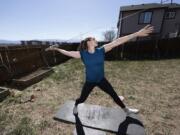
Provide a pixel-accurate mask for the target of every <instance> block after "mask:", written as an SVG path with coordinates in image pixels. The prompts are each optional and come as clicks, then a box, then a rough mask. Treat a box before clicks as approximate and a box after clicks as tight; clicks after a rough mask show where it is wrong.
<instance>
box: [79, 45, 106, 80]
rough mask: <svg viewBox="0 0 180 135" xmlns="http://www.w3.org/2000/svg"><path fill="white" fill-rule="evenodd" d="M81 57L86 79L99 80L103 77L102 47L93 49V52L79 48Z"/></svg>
mask: <svg viewBox="0 0 180 135" xmlns="http://www.w3.org/2000/svg"><path fill="white" fill-rule="evenodd" d="M80 54H81V59H82V61H83V63H84V65H85V71H86V81H88V82H99V81H101V79H102V78H103V77H104V56H105V50H104V47H99V48H96V49H95V52H94V53H89V52H88V51H87V50H81V51H80Z"/></svg>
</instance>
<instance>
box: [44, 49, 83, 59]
mask: <svg viewBox="0 0 180 135" xmlns="http://www.w3.org/2000/svg"><path fill="white" fill-rule="evenodd" d="M46 51H58V52H60V53H62V54H64V55H66V56H69V57H73V58H81V55H80V52H79V51H66V50H64V49H60V48H56V47H49V48H47V49H46Z"/></svg>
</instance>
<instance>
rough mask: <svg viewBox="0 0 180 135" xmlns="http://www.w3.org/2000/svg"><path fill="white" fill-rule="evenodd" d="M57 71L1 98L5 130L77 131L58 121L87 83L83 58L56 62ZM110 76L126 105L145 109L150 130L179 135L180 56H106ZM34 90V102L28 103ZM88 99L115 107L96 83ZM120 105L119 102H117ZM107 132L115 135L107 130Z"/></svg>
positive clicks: (33, 133)
mask: <svg viewBox="0 0 180 135" xmlns="http://www.w3.org/2000/svg"><path fill="white" fill-rule="evenodd" d="M54 71H55V72H54V73H53V74H51V75H50V76H49V77H47V78H45V79H44V80H42V81H41V82H39V83H36V84H34V85H32V86H30V87H28V88H26V89H25V90H23V91H22V92H20V91H18V90H16V89H11V91H14V92H15V93H16V94H15V96H14V97H13V96H9V97H8V98H6V99H5V100H4V101H3V102H0V135H72V132H73V130H74V128H75V126H74V125H72V124H65V123H61V122H57V121H55V120H53V116H54V115H55V113H56V112H57V110H58V109H59V106H60V105H62V104H63V103H64V102H65V101H67V100H75V99H76V98H77V97H78V96H79V94H80V92H81V88H82V85H83V83H84V79H85V78H84V68H83V64H82V63H81V61H80V59H70V60H68V61H67V62H65V63H63V64H61V65H58V66H56V67H54ZM105 75H106V77H107V79H108V80H109V81H110V82H111V84H112V86H113V87H114V89H115V90H116V92H117V93H118V95H123V96H124V97H125V100H124V103H125V104H126V105H127V106H130V107H135V108H138V109H139V110H140V113H139V115H140V117H141V119H142V121H143V123H144V125H145V130H146V133H147V135H180V127H179V125H180V113H179V112H180V59H172V60H160V61H106V62H105ZM31 95H34V97H35V99H34V102H25V101H27V100H28V99H30V97H31ZM86 103H89V104H96V105H102V106H107V107H112V106H113V107H116V106H117V105H116V104H115V103H114V102H113V100H112V99H111V98H110V97H109V96H108V95H106V94H105V93H104V92H102V91H101V90H100V89H99V88H97V87H96V88H95V89H94V90H93V92H92V93H91V94H90V96H89V97H88V99H87V100H86ZM117 107H118V106H117ZM107 135H113V134H112V133H107Z"/></svg>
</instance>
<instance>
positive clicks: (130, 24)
mask: <svg viewBox="0 0 180 135" xmlns="http://www.w3.org/2000/svg"><path fill="white" fill-rule="evenodd" d="M152 11H153V14H152V22H151V25H153V26H154V27H155V30H154V33H160V31H161V24H162V20H163V16H164V11H165V10H164V9H154V10H152ZM136 12H138V11H127V12H123V13H122V14H123V18H124V17H126V16H128V15H132V14H134V13H136ZM139 15H140V12H138V13H137V14H134V15H132V16H130V17H127V18H125V19H123V20H122V23H121V25H119V29H121V31H120V34H119V36H121V35H126V34H129V33H133V32H136V31H138V30H139V29H141V28H142V27H144V26H146V25H147V24H138V21H139ZM120 27H121V28H120Z"/></svg>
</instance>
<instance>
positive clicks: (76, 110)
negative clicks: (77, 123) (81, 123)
mask: <svg viewBox="0 0 180 135" xmlns="http://www.w3.org/2000/svg"><path fill="white" fill-rule="evenodd" d="M73 114H74V115H77V114H78V108H77V106H76V105H75V106H74V108H73Z"/></svg>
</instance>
